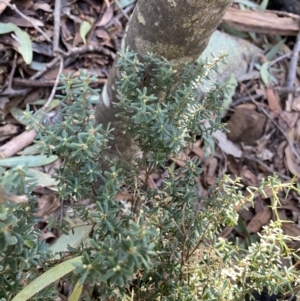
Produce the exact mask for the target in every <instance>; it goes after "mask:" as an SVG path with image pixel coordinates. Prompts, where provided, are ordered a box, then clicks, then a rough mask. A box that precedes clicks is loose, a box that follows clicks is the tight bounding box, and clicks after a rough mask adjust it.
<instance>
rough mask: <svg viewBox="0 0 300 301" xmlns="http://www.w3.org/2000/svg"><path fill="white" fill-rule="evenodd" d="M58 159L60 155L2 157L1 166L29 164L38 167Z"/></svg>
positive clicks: (28, 165)
mask: <svg viewBox="0 0 300 301" xmlns="http://www.w3.org/2000/svg"><path fill="white" fill-rule="evenodd" d="M57 159H58V156H56V155H52V156H49V157H48V156H46V155H38V156H21V157H12V158H4V159H0V166H4V167H16V166H27V167H37V166H44V165H47V164H50V163H53V162H54V161H56V160H57Z"/></svg>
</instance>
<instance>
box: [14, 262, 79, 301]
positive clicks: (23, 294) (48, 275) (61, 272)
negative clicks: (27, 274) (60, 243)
mask: <svg viewBox="0 0 300 301" xmlns="http://www.w3.org/2000/svg"><path fill="white" fill-rule="evenodd" d="M81 258H82V257H81V256H78V257H75V258H72V259H69V260H67V261H64V262H62V263H60V264H58V265H57V266H55V267H54V268H52V269H50V270H48V271H47V272H45V273H44V274H42V275H41V276H40V277H38V278H37V279H35V280H33V281H32V282H31V283H29V284H28V285H27V286H25V287H24V289H22V290H21V291H20V292H19V293H18V294H17V295H16V296H15V297H14V298H13V299H12V301H26V300H28V299H29V298H31V297H33V296H34V295H35V294H37V293H38V292H40V291H41V290H42V289H44V288H45V287H47V286H49V285H50V284H52V283H53V282H55V281H57V280H59V279H60V278H61V277H63V276H65V275H67V274H69V273H70V272H72V271H73V270H75V269H76V267H75V266H74V265H73V264H74V263H76V262H81Z"/></svg>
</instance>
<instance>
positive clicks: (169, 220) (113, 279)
mask: <svg viewBox="0 0 300 301" xmlns="http://www.w3.org/2000/svg"><path fill="white" fill-rule="evenodd" d="M223 60H224V56H223V55H221V56H220V57H219V58H217V59H216V60H215V61H214V62H212V63H209V62H199V63H198V64H197V65H195V66H191V65H187V64H186V65H182V66H181V67H180V68H177V69H175V68H174V66H173V65H172V63H171V62H169V61H167V60H165V59H158V58H156V57H155V56H154V55H152V54H149V55H148V56H147V57H145V58H144V60H143V62H142V61H140V60H138V58H137V56H136V54H135V53H132V52H130V51H129V50H127V51H125V52H123V53H120V60H119V64H118V71H119V73H120V78H119V81H118V95H119V103H118V104H117V106H119V107H120V108H121V109H122V113H121V114H120V116H119V117H120V119H121V120H122V122H123V123H124V131H130V132H131V135H132V137H133V138H134V139H135V140H136V141H137V142H138V144H139V145H140V147H141V151H142V153H143V155H142V156H140V157H139V158H138V159H136V161H135V162H114V161H113V160H110V162H109V164H110V169H109V170H105V171H104V172H103V173H102V169H101V164H100V163H99V162H100V158H102V156H103V151H104V150H106V149H107V148H109V141H111V140H112V139H113V134H114V131H113V128H111V127H108V128H103V127H102V126H101V125H99V126H97V127H95V126H94V120H93V114H94V112H93V97H94V96H95V95H98V92H99V91H97V90H95V89H92V88H91V87H90V85H91V83H92V82H93V81H95V80H96V78H94V77H92V76H89V75H86V74H84V73H82V74H81V76H80V77H79V78H76V79H74V78H71V77H68V76H65V77H63V78H62V80H63V86H62V87H61V91H62V93H61V94H60V98H61V103H60V106H61V109H60V117H61V118H58V119H57V120H56V122H53V121H52V122H50V120H49V119H48V116H47V114H46V113H45V112H43V111H42V110H40V111H37V112H35V113H32V112H30V108H29V107H28V109H27V111H26V113H25V114H24V116H23V122H24V123H26V124H28V126H27V129H28V130H30V129H34V130H36V131H37V132H38V135H37V138H36V143H37V144H38V145H39V149H40V151H41V152H42V153H43V154H46V155H47V156H50V155H52V154H56V155H58V156H59V157H60V158H61V160H62V162H63V164H62V165H61V167H60V168H59V169H57V170H56V175H55V179H56V183H57V197H58V199H59V200H61V202H62V203H63V204H65V205H69V206H70V208H72V211H71V212H68V213H67V215H68V217H69V219H66V218H65V217H64V216H61V218H60V219H59V218H58V219H51V220H50V221H49V224H48V227H50V228H52V229H53V228H55V229H58V231H61V233H63V235H64V236H67V235H68V234H69V235H74V234H75V236H76V235H78V236H79V235H80V234H79V233H80V232H79V231H81V230H82V229H83V232H84V233H85V234H86V235H85V236H82V239H80V241H79V242H78V245H77V246H76V247H74V246H72V247H71V246H69V247H68V250H65V249H63V248H62V249H57V248H56V249H55V251H54V249H53V248H51V246H50V247H49V246H48V245H47V244H46V243H45V242H44V240H43V239H42V237H41V233H40V231H39V228H38V226H37V225H38V223H39V222H40V220H41V219H40V218H38V217H37V216H36V211H37V198H38V194H37V193H36V192H35V191H34V189H35V187H36V185H37V179H35V178H34V176H33V175H32V173H31V171H30V169H28V168H27V167H26V166H20V165H15V166H13V167H12V168H2V167H0V179H1V180H0V192H1V194H0V296H1V297H2V299H1V300H14V301H17V300H29V299H30V300H64V298H66V297H64V296H63V294H62V293H61V291H62V283H67V284H68V286H69V294H68V300H168V301H171V300H236V301H237V300H243V299H244V298H245V296H246V295H249V296H250V298H251V295H252V292H253V291H258V292H262V291H264V290H267V291H268V292H269V294H278V295H280V296H281V297H282V298H285V297H287V296H293V295H295V294H297V293H298V290H299V271H298V269H297V268H296V266H297V263H299V259H300V258H299V257H298V255H297V252H295V250H293V249H292V248H290V246H289V242H290V241H291V237H289V236H287V235H284V234H283V231H282V230H281V224H282V222H281V221H280V219H279V217H278V215H277V209H278V207H280V203H279V199H278V197H277V194H278V193H279V192H280V193H282V192H283V193H288V192H289V191H290V190H292V189H294V190H297V189H296V187H295V186H294V185H293V183H281V182H280V180H279V179H278V178H277V177H276V176H275V175H274V176H273V177H269V178H267V179H264V180H263V181H262V183H261V185H260V186H259V187H251V188H249V187H248V189H247V190H245V189H244V187H243V185H242V184H241V183H240V180H239V178H233V177H232V176H229V175H226V174H225V175H224V176H223V177H222V178H220V179H217V185H216V186H215V187H212V188H211V189H210V193H209V195H208V196H207V197H205V198H204V197H200V196H199V193H198V190H197V183H196V181H195V179H196V178H197V177H199V175H200V174H201V168H200V167H199V162H198V161H197V160H194V159H189V160H186V161H185V162H184V165H183V166H182V167H180V168H174V167H173V166H171V165H170V164H169V163H168V160H169V157H170V156H173V157H176V156H177V155H178V154H179V153H180V151H182V150H183V149H184V148H185V147H186V145H187V143H188V142H192V141H194V139H195V138H196V137H201V138H202V139H204V140H205V139H206V137H209V136H210V135H211V134H212V132H213V131H215V130H217V129H223V128H224V125H223V124H222V123H221V112H222V101H223V98H224V95H225V94H226V91H227V89H228V86H227V84H219V83H216V84H215V85H214V87H212V88H211V89H210V91H209V92H208V93H207V94H206V96H205V98H204V100H203V101H202V102H201V103H198V102H197V101H196V99H197V93H198V90H197V88H198V86H199V85H200V84H201V83H202V81H203V80H204V79H206V78H207V76H208V75H209V71H210V70H212V69H216V65H217V63H218V62H220V61H223ZM149 68H152V73H151V75H152V78H151V81H150V87H149V88H148V89H146V88H142V81H143V75H144V73H145V70H149ZM174 87H175V88H174ZM162 99H163V100H164V101H162ZM125 125H126V126H125ZM120 151H122V150H120ZM107 160H109V159H107ZM157 170H164V172H165V178H164V181H163V183H162V185H161V186H160V187H159V188H157V189H150V188H149V186H148V185H147V180H148V178H149V176H150V175H151V174H152V173H153V172H155V171H157ZM99 177H101V178H102V179H103V183H104V185H102V186H101V187H96V186H95V182H96V181H97V180H98V179H99ZM267 194H268V197H269V198H270V199H271V200H272V202H271V203H272V205H271V209H272V212H273V216H274V220H273V221H272V222H271V223H270V224H269V225H268V226H266V227H265V228H264V229H263V231H262V232H261V234H260V235H259V239H258V240H257V241H256V242H252V243H251V242H249V243H248V244H245V243H241V241H239V239H237V240H231V239H225V238H223V237H222V231H223V230H224V229H226V228H228V227H233V226H235V225H236V224H237V223H238V213H237V208H240V207H243V206H245V205H246V204H249V202H250V203H251V202H252V201H253V200H254V198H255V197H256V196H258V195H265V196H266V195H267ZM82 200H88V203H83V202H82ZM86 204H88V205H86ZM62 206H63V205H62ZM245 208H246V207H245ZM57 298H60V299H57Z"/></svg>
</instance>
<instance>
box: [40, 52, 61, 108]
mask: <svg viewBox="0 0 300 301" xmlns="http://www.w3.org/2000/svg"><path fill="white" fill-rule="evenodd" d="M63 67H64V60H63V58H62V57H60V65H59V70H58V74H57V76H56V80H55V83H54V86H53V88H52V91H51V94H50V96H49V98H48V100H47V102H46V103H45V104H44V106H43V108H42V110H43V111H47V109H48V107H49V105H50V103H51V101H52V100H53V98H54V96H55V92H56V88H57V85H58V83H59V77H60V75H61V73H62V71H63Z"/></svg>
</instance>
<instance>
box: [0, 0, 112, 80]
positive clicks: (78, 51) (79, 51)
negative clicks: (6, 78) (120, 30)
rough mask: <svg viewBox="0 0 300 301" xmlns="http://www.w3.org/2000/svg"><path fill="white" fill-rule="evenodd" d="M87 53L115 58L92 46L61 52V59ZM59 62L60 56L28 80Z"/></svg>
mask: <svg viewBox="0 0 300 301" xmlns="http://www.w3.org/2000/svg"><path fill="white" fill-rule="evenodd" d="M0 1H1V0H0ZM88 52H101V53H104V54H105V55H110V56H111V57H112V58H114V57H115V54H114V53H113V52H112V51H110V50H109V49H107V48H104V47H101V46H92V45H85V46H82V47H79V48H73V49H72V50H70V51H68V52H62V54H61V55H62V56H63V58H64V59H65V58H67V57H69V56H72V55H76V54H83V53H88ZM59 60H60V56H57V57H55V58H54V59H53V60H52V61H51V62H49V63H48V64H47V65H46V66H45V67H44V68H43V69H42V70H40V71H39V72H37V73H36V74H34V75H33V76H31V77H30V78H29V79H30V80H33V79H37V78H39V77H41V76H42V75H43V74H44V73H46V72H47V71H48V70H49V69H50V68H52V67H53V66H55V65H56V63H57V62H58V61H59Z"/></svg>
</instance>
